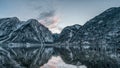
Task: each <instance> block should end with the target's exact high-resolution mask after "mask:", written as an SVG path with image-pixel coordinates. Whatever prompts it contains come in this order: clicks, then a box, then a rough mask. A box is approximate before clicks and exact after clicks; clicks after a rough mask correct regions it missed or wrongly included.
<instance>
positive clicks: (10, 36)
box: [0, 17, 53, 43]
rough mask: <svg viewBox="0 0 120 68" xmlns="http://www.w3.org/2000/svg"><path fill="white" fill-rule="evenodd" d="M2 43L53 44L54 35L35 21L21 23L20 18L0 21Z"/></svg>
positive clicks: (0, 39)
mask: <svg viewBox="0 0 120 68" xmlns="http://www.w3.org/2000/svg"><path fill="white" fill-rule="evenodd" d="M0 42H1V43H6V42H7V43H9V42H12V43H52V42H53V37H52V33H51V32H50V31H49V30H48V28H46V27H45V26H43V25H42V24H40V23H39V22H38V21H37V20H35V19H30V20H28V21H20V20H19V19H18V18H16V17H13V18H3V19H0Z"/></svg>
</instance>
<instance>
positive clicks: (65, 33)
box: [56, 24, 82, 43]
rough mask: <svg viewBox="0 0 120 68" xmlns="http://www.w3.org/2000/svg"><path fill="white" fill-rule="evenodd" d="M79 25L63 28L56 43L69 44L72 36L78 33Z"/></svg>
mask: <svg viewBox="0 0 120 68" xmlns="http://www.w3.org/2000/svg"><path fill="white" fill-rule="evenodd" d="M81 27H82V26H81V25H78V24H75V25H72V26H67V27H65V28H64V29H63V30H62V32H61V33H60V35H59V37H58V39H57V40H56V42H57V43H65V42H69V41H70V40H71V38H72V37H73V36H75V34H76V33H77V32H78V30H79V29H80V28H81Z"/></svg>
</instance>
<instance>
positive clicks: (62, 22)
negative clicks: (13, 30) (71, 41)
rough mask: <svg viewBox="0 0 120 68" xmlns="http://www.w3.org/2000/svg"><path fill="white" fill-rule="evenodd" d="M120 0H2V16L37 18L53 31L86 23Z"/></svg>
mask: <svg viewBox="0 0 120 68" xmlns="http://www.w3.org/2000/svg"><path fill="white" fill-rule="evenodd" d="M119 6H120V0H0V18H5V17H18V18H19V19H20V20H22V21H27V20H28V19H31V18H33V19H37V20H38V21H39V22H40V23H41V24H43V25H45V26H46V27H48V28H49V29H50V30H51V31H52V32H53V33H60V32H61V30H62V29H63V28H64V27H66V26H70V25H74V24H80V25H84V24H85V23H86V22H87V21H89V20H90V19H92V18H93V17H95V16H97V15H99V14H100V13H102V12H103V11H105V10H106V9H108V8H111V7H119Z"/></svg>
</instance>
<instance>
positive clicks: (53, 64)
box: [40, 56, 87, 68]
mask: <svg viewBox="0 0 120 68" xmlns="http://www.w3.org/2000/svg"><path fill="white" fill-rule="evenodd" d="M40 68H87V67H86V66H84V65H81V66H78V67H77V66H75V65H70V64H66V63H65V62H64V61H63V60H62V59H61V57H60V56H57V57H54V56H53V57H52V58H51V59H50V60H49V61H48V63H46V64H44V65H43V66H41V67H40Z"/></svg>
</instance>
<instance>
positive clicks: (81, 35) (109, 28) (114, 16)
mask: <svg viewBox="0 0 120 68" xmlns="http://www.w3.org/2000/svg"><path fill="white" fill-rule="evenodd" d="M103 40H104V41H103ZM111 40H113V41H111ZM119 40H120V7H118V8H117V7H115V8H110V9H108V10H106V11H105V12H103V13H101V14H100V15H98V16H96V17H95V18H93V19H91V20H90V21H88V22H87V23H86V24H85V25H83V26H82V27H81V29H80V30H79V31H78V33H77V34H76V35H75V36H73V37H72V39H71V41H70V42H82V43H84V42H87V43H89V44H92V45H93V44H95V43H98V44H101V43H102V42H104V43H108V42H110V43H117V44H118V43H119ZM115 41H116V42H115Z"/></svg>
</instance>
